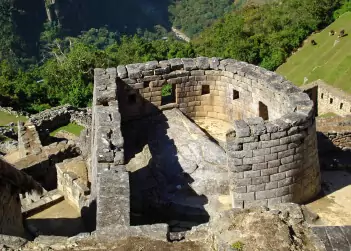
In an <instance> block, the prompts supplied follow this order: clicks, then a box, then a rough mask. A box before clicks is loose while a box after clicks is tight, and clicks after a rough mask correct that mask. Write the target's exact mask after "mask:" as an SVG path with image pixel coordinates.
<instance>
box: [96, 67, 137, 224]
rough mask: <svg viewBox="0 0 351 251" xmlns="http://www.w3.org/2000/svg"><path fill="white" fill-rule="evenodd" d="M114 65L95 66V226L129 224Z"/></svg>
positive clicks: (126, 177) (127, 181) (128, 191)
mask: <svg viewBox="0 0 351 251" xmlns="http://www.w3.org/2000/svg"><path fill="white" fill-rule="evenodd" d="M116 75H117V72H116V69H107V70H102V69H95V74H94V82H95V85H94V97H93V108H92V109H93V113H92V115H93V117H92V128H91V132H92V133H91V135H92V137H91V139H92V143H91V147H92V150H91V153H92V160H91V169H92V172H91V173H92V177H91V178H92V180H91V196H90V198H91V205H92V207H93V206H94V204H95V205H96V229H97V230H99V229H102V228H105V227H108V226H113V225H114V226H116V225H130V215H129V214H130V213H129V211H130V201H129V194H130V189H129V175H128V172H127V171H126V170H125V167H124V165H123V164H124V153H123V144H124V141H123V137H122V132H121V116H120V113H119V107H118V101H117V85H116V77H117V76H116Z"/></svg>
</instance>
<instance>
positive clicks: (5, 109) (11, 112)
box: [0, 106, 29, 117]
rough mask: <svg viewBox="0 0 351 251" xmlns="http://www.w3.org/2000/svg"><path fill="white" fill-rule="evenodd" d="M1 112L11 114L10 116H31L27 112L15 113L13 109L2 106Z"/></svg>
mask: <svg viewBox="0 0 351 251" xmlns="http://www.w3.org/2000/svg"><path fill="white" fill-rule="evenodd" d="M0 111H2V112H6V113H9V114H12V115H15V116H16V115H17V116H18V115H21V116H27V117H28V116H29V113H27V112H21V111H15V110H13V108H12V107H2V106H0Z"/></svg>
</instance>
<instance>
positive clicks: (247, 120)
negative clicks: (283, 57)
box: [91, 57, 320, 226]
mask: <svg viewBox="0 0 351 251" xmlns="http://www.w3.org/2000/svg"><path fill="white" fill-rule="evenodd" d="M166 84H167V85H169V84H171V85H172V89H173V90H174V93H175V95H174V100H173V102H170V103H168V104H164V103H163V97H162V95H161V90H162V87H163V86H164V85H166ZM171 108H178V109H179V110H181V111H182V112H183V113H184V114H185V115H187V116H188V117H190V118H199V117H210V118H216V119H221V120H224V121H227V122H230V123H232V124H233V125H234V128H235V129H234V130H232V131H230V132H228V133H227V142H226V152H227V161H228V173H229V175H228V179H229V183H230V193H231V195H232V198H233V207H251V206H256V205H272V204H276V203H282V202H297V203H300V202H304V201H307V200H309V199H311V198H312V197H313V196H315V195H316V194H317V193H318V192H319V190H320V170H319V163H318V156H317V147H316V129H315V120H314V112H313V102H312V101H311V100H310V98H309V96H308V95H307V94H305V93H303V92H302V91H301V90H300V89H299V88H297V87H295V86H294V85H293V84H292V83H290V82H288V81H286V80H285V79H284V78H283V77H281V76H279V75H277V74H275V73H273V72H269V71H267V70H265V69H262V68H260V67H257V66H254V65H250V64H247V63H244V62H238V61H236V60H233V59H224V60H222V59H219V58H205V57H199V58H195V59H188V58H186V59H185V58H183V59H170V60H166V61H160V62H157V61H152V62H147V63H139V64H130V65H126V66H118V67H117V69H116V68H110V69H107V70H104V69H95V87H94V98H93V111H92V115H93V123H92V144H91V146H92V151H91V152H92V194H93V196H92V199H93V200H97V201H96V202H97V225H98V226H99V224H102V225H104V224H108V225H111V224H114V223H118V224H128V220H129V219H128V216H129V184H128V173H127V172H125V169H124V167H123V165H124V164H125V163H124V158H123V156H124V155H123V145H124V140H123V137H122V133H121V129H120V125H121V121H124V120H132V119H138V118H141V117H145V116H148V115H151V114H153V113H157V112H159V111H160V110H161V111H162V110H164V109H171ZM112 181H113V182H112ZM107 201H108V203H107ZM112 205H113V206H114V207H115V208H113V209H112V208H110V207H112ZM104 207H108V208H109V210H110V211H114V212H116V213H115V215H114V216H111V215H110V216H109V220H110V222H107V221H106V220H102V218H103V217H105V216H103V214H104V210H105V213H106V210H107V209H104ZM100 221H101V222H100ZM102 225H101V226H102ZM104 226H105V225H104Z"/></svg>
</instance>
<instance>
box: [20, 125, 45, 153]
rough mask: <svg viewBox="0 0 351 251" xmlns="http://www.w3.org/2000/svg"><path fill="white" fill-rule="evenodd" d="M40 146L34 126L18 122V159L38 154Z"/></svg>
mask: <svg viewBox="0 0 351 251" xmlns="http://www.w3.org/2000/svg"><path fill="white" fill-rule="evenodd" d="M41 148H42V144H41V141H40V138H39V135H38V132H37V130H36V128H35V126H34V125H33V124H32V123H30V122H27V123H26V124H23V123H21V122H18V151H19V155H20V158H25V157H26V156H28V155H31V154H39V153H40V152H41Z"/></svg>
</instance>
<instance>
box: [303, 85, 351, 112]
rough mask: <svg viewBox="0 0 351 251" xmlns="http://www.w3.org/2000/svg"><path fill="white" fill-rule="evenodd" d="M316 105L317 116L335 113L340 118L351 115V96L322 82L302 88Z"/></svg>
mask: <svg viewBox="0 0 351 251" xmlns="http://www.w3.org/2000/svg"><path fill="white" fill-rule="evenodd" d="M302 88H303V89H304V90H305V92H306V93H308V95H309V96H310V98H311V99H312V100H313V102H314V104H315V111H316V114H317V115H321V114H326V113H335V114H337V115H339V116H346V115H351V95H350V94H347V93H346V92H344V91H342V90H340V89H337V88H334V87H332V86H330V85H327V84H326V83H325V82H323V81H322V80H317V81H315V82H313V83H311V84H308V85H305V86H302Z"/></svg>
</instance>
